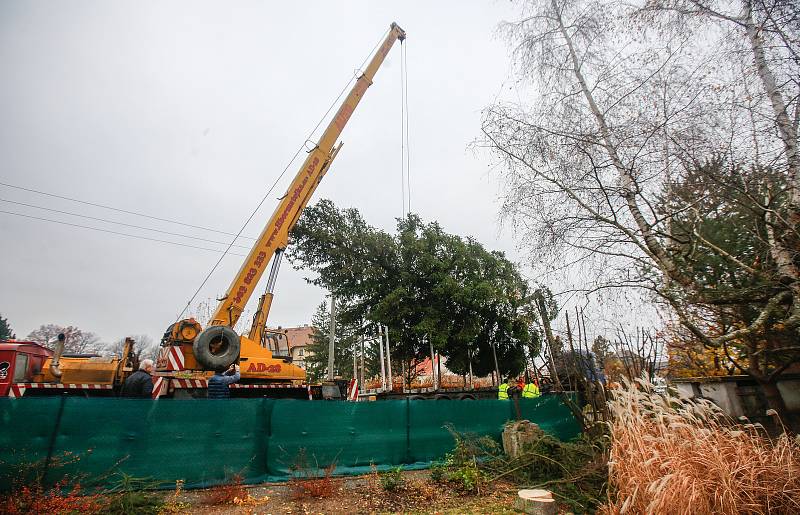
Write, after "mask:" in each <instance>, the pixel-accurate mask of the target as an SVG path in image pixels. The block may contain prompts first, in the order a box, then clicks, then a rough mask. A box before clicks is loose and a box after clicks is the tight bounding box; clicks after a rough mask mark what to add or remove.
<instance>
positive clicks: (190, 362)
mask: <svg viewBox="0 0 800 515" xmlns="http://www.w3.org/2000/svg"><path fill="white" fill-rule="evenodd" d="M405 37H406V34H405V31H403V29H401V28H400V27H399V26H398V25H397V24H396V23H392V24H391V26H390V28H389V33H388V35H387V36H386V38H385V39H384V40H383V42H382V43H381V44H380V46H379V47H378V48H377V51H376V52H375V55H373V57H372V59H371V60H370V61H369V64H368V65H367V67H366V69H365V70H364V71H363V73H362V74H361V75H360V76H359V77H358V78H357V80H356V82H355V84H354V85H353V88H352V89H351V90H350V92H349V94H348V95H347V97H346V98H345V100H344V102H343V103H342V105H341V106H340V107H339V109H338V111H337V112H336V115H335V116H334V117H333V119H332V120H331V121H330V123H329V124H328V126H327V127H326V129H325V132H323V134H322V136H321V137H320V139H319V142H318V143H317V144H316V145H315V147H314V148H313V149H311V151H310V152H309V153H308V156H307V157H306V159H305V161H304V162H303V165H302V166H301V167H300V170H299V171H298V172H297V175H296V176H295V177H294V180H293V181H292V183H291V185H290V186H289V189H288V190H287V191H286V194H285V195H284V196H283V197H281V200H280V203H279V204H278V206H277V208H276V209H275V212H274V213H273V214H272V217H271V218H270V219H269V222H268V223H267V224H266V226H265V227H264V229H263V230H262V231H261V235H260V236H259V237H258V239H257V240H256V242H255V244H254V245H253V248H252V249H251V250H250V253H249V254H248V255H247V257H246V258H245V260H244V263H242V266H241V268H240V269H239V272H238V273H237V274H236V276H235V277H234V279H233V282H231V285H230V286H229V287H228V290H227V292H226V294H225V295H224V296H223V297H222V298H221V299H219V305H218V306H217V309H216V312H215V313H214V315H213V317H212V320H211V322H210V323H209V324H208V326H207V327H206V328H205V329H204V328H203V327H202V326H201V325H200V324H199V323H198V322H197V321H196V320H195V319H194V318H187V319H183V320H179V321H176V322H175V323H173V324H171V325H170V326H169V327H168V328H167V331H166V333H165V334H164V337H163V338H162V340H161V349H160V351H159V355H158V360H157V362H156V370H157V377H156V378H155V385H154V388H153V396H154V397H156V398H157V397H159V396H164V397H200V396H202V397H205V395H206V392H205V390H206V386H207V383H206V379H207V378H208V377H209V376H210V375H211V374H212V373H213V372H214V371H216V370H220V369H225V368H227V367H229V366H230V365H231V364H233V363H238V364H239V365H240V368H241V375H242V379H241V381H240V382H239V383H238V384H234V385H231V394H232V396H240V397H241V396H244V397H248V396H254V397H263V396H269V397H300V398H309V399H311V398H314V397H320V396H321V394H322V385H308V384H305V381H306V374H305V370H303V369H302V368H300V367H298V366H296V365H294V364H292V362H291V357H290V352H289V345H288V341H287V338H286V335H285V333H284V332H281V331H275V330H270V329H268V328H267V325H266V324H267V319H268V317H269V311H270V307H271V305H272V299H273V292H274V287H275V280H276V279H277V275H278V269H279V268H280V264H281V258H282V256H283V252H284V251H285V250H286V246H287V245H288V242H289V241H288V240H289V232H290V231H291V230H292V227H294V225H295V223H297V220H298V219H299V218H300V214H301V213H302V212H303V209H304V208H305V207H306V205H307V204H308V201H309V199H310V198H311V195H312V194H313V193H314V190H316V188H317V185H318V184H319V182H320V181H321V180H322V178H323V177H324V176H325V174H326V173H327V171H328V169H329V168H330V165H331V163H332V162H333V160H334V158H335V157H336V155H337V154H338V153H339V150H340V149H341V148H342V143H341V142H339V143H338V144H337V139H338V138H339V136H340V135H341V133H342V131H343V130H344V128H345V126H346V125H347V122H348V121H349V120H350V117H351V116H352V114H353V112H354V111H355V109H356V107H357V106H358V104H359V102H360V101H361V98H362V97H363V96H364V93H365V92H366V91H367V88H369V86H370V85H372V80H373V78H374V77H375V73H376V72H377V71H378V68H380V66H381V64H383V61H384V60H385V58H386V55H387V54H388V53H389V51H390V50H391V48H392V46H393V45H394V43H395V41H401V42H402V41H403V40H405ZM270 263H271V268H270V273H269V276H268V279H267V284H266V291H265V293H264V294H263V295H262V296H261V297H260V299H259V303H258V308H257V310H256V313H255V315H254V316H253V322H252V325H251V328H250V331H249V332H248V334H247V335H241V336H240V335H239V334H237V333H236V331H234V329H233V327H234V325H235V324H236V322H237V321H238V320H239V317H240V316H241V314H242V311H244V308H245V305H246V304H247V302H248V300H249V299H250V297H251V296H252V294H253V290H254V289H255V287H256V286H257V284H258V282H259V280H260V279H261V276H262V275H263V273H264V271H265V270H266V268H267V265H268V264H270ZM132 344H133V342H132V341H131V342H130V345H132ZM0 345H2V347H0V352H2V353H3V354H7V355H8V359H7V360H5V359H4V360H2V361H5V362H6V363H8V364H9V365H8V367H7V368H6V370H5V372H6V373H5V377H3V378H0V395H4V394H5V395H9V396H15V397H19V396H21V395H22V394H24V393H25V392H26V391H27V392H32V391H36V392H39V393H43V394H54V393H62V392H65V391H67V392H70V393H80V394H83V395H97V394H99V393H101V392H102V393H105V394H106V395H109V394H112V395H113V392H115V391H116V390H118V389H119V386H120V385H121V383H122V382H123V381H124V379H125V377H127V374H128V373H129V372H130V370H131V368H130V366H129V364H128V365H127V366H126V363H127V362H128V355H129V354H130V348H129V347H127V346H126V349H128V351H127V354H126V355H125V356H123V357H121V358H97V357H74V358H63V359H62V361H61V366H62V367H63V369H64V373H63V374H62V375H60V376H59V375H54V374H52V373H48V371H49V370H50V368H51V367H50V364H51V363H52V362H53V360H54V359H55V360H56V365H59V362H58V357H56V356H55V355H54V353H53V352H52V351H50V350H48V349H46V348H44V347H42V346H39V345H37V344H35V343H32V342H24V343H23V342H8V343H5V342H3V343H0ZM57 353H58V351H56V354H57ZM22 354H24V355H25V356H26V357H25V358H24V359H25V360H26V361H25V362H26V363H36V364H38V365H36V367H34V368H31V366H28V365H27V364H26V365H25V366H24V367H23V366H22V365H21V364H19V365H16V367H14V368H15V370H16V372H15V371H14V370H9V369H11V368H12V366H13V365H12V363H15V364H17V363H21V362H20V361H17V360H18V359H19V360H23V358H22V357H17V356H18V355H19V356H21V355H22ZM27 356H30V361H27V360H28V359H29V358H28V357H27ZM104 360H106V361H108V362H107V363H106V362H105V361H104ZM40 362H41V363H40ZM23 368H24V369H25V371H24V372H22V370H23ZM42 370H44V372H42ZM98 370H99V371H98ZM81 371H82V372H81ZM9 372H10V373H9ZM0 376H3V371H2V370H0ZM69 378H72V379H71V380H74V382H71V383H66V381H67V380H68V379H69ZM3 379H5V381H3ZM4 392H7V393H4Z"/></svg>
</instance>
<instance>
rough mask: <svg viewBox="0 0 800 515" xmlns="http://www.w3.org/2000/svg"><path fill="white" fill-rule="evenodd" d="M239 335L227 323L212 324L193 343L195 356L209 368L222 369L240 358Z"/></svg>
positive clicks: (201, 363)
mask: <svg viewBox="0 0 800 515" xmlns="http://www.w3.org/2000/svg"><path fill="white" fill-rule="evenodd" d="M240 346H241V344H240V342H239V335H238V334H236V331H234V330H233V329H232V328H230V327H228V326H226V325H212V326H211V327H206V329H205V330H204V331H203V332H202V333H200V335H199V336H198V337H197V338H196V339H195V340H194V343H193V344H192V350H193V351H194V358H195V359H196V360H197V362H198V363H199V364H200V365H202V366H203V367H204V368H205V369H207V370H215V371H222V370H225V369H226V368H228V367H229V366H231V365H232V364H233V363H234V362H235V361H236V360H237V359H238V358H239V350H240Z"/></svg>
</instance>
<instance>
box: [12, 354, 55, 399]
mask: <svg viewBox="0 0 800 515" xmlns="http://www.w3.org/2000/svg"><path fill="white" fill-rule="evenodd" d="M52 356H53V351H51V350H50V349H48V348H46V347H43V346H41V345H39V344H38V343H35V342H26V341H17V340H0V397H6V396H8V391H9V389H10V388H11V385H12V384H14V383H32V382H35V381H37V380H38V381H41V378H42V370H43V369H44V364H45V361H48V360H49V359H50V358H51V357H52Z"/></svg>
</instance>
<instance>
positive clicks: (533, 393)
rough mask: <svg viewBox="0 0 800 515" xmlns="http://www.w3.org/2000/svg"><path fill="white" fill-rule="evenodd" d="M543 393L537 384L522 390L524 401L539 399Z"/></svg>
mask: <svg viewBox="0 0 800 515" xmlns="http://www.w3.org/2000/svg"><path fill="white" fill-rule="evenodd" d="M540 395H541V393H539V387H538V386H536V383H535V382H532V383H528V384H526V385H525V387H524V388H523V389H522V398H523V399H535V398H536V397H539V396H540Z"/></svg>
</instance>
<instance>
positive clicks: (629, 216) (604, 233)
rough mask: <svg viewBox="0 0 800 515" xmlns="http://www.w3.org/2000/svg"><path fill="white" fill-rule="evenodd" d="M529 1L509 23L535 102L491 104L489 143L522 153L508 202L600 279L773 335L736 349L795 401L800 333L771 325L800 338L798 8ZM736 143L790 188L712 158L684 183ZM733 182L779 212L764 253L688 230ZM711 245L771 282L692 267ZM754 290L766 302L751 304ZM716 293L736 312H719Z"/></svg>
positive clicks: (695, 328) (540, 246)
mask: <svg viewBox="0 0 800 515" xmlns="http://www.w3.org/2000/svg"><path fill="white" fill-rule="evenodd" d="M731 5H732V4H731ZM726 6H728V4H726ZM523 9H524V10H523V17H522V19H521V20H519V21H517V22H514V23H507V24H505V25H504V26H503V30H504V31H505V33H506V34H507V35H508V37H509V40H510V41H511V42H512V45H513V48H514V55H515V61H516V63H517V65H518V73H519V75H520V76H521V78H522V79H524V80H525V81H526V84H528V89H529V91H530V93H531V95H530V98H531V101H530V102H522V101H520V102H517V103H510V102H498V103H496V104H494V105H492V106H490V107H488V108H487V109H486V111H485V113H484V118H483V126H482V128H483V134H484V138H483V139H482V143H483V144H484V145H486V147H488V148H489V149H490V150H491V151H492V152H493V153H494V154H495V155H496V156H497V157H498V158H499V159H500V160H501V162H502V163H503V165H504V166H503V167H502V172H501V173H502V174H503V178H504V181H505V193H504V205H503V207H504V214H505V216H506V217H507V218H508V219H510V220H511V221H512V222H513V223H514V225H515V227H516V229H517V230H518V234H519V235H520V236H521V237H522V241H523V242H524V244H525V245H526V246H527V247H528V248H529V249H530V251H531V257H532V259H533V260H535V262H537V263H542V264H544V266H547V267H549V268H551V269H555V268H570V267H571V269H572V270H573V273H575V274H578V275H580V276H581V277H582V279H583V283H584V284H585V286H584V287H583V288H582V290H583V292H584V293H588V294H590V293H594V292H597V291H600V290H605V289H619V288H637V289H644V290H646V291H647V292H650V293H651V294H652V295H653V296H654V297H655V298H656V299H658V300H659V301H660V302H663V303H664V304H666V305H667V306H668V307H669V309H670V310H671V312H672V313H674V315H675V316H676V317H677V319H678V320H679V321H680V323H681V324H682V325H683V326H684V327H686V329H687V330H688V331H690V332H691V334H692V335H693V337H696V338H698V339H699V340H701V341H702V342H703V343H704V344H705V345H707V346H709V347H715V348H723V349H725V348H727V346H728V345H730V344H732V343H734V342H741V341H743V340H748V341H752V342H755V348H753V349H752V351H751V352H750V354H749V355H750V357H751V359H750V360H749V361H748V362H746V363H740V362H738V361H737V362H736V366H737V367H739V369H740V370H741V371H742V372H743V373H747V374H750V375H751V376H752V377H753V378H755V379H756V380H758V381H759V382H760V383H761V384H762V385H763V387H764V391H765V394H766V397H767V400H768V402H769V404H770V406H771V407H773V408H775V409H777V410H779V411H781V412H785V406H784V405H783V401H782V399H781V397H780V393H779V392H778V390H777V388H776V386H775V384H774V381H775V378H776V377H777V375H778V374H780V372H781V371H782V370H785V368H786V367H788V366H789V365H790V364H791V363H792V362H795V361H797V358H798V356H800V354H798V351H800V348H798V347H797V346H796V343H795V344H791V343H790V344H788V345H785V346H783V345H781V346H777V347H776V346H775V345H773V344H772V343H773V342H774V340H773V339H772V338H771V337H770V335H771V334H774V333H780V334H781V335H783V336H789V338H788V339H787V341H789V342H791V341H794V342H796V341H797V334H798V328H800V272H799V271H798V248H799V247H798V232H797V228H798V226H800V225H799V224H798V221H800V202H798V184H797V179H798V163H797V161H798V157H797V122H798V116H800V115H798V106H797V103H798V83H799V81H798V74H797V64H798V63H797V56H798V51H797V50H798V39H797V26H798V24H797V15H796V8H795V7H794V6H793V5H791V4H789V3H786V2H783V3H781V2H773V5H766V4H763V3H762V4H758V5H755V4H751V3H743V4H739V10H738V11H737V14H735V15H731V14H726V13H725V12H723V11H722V10H720V9H721V8H718V6H713V5H701V3H699V2H695V1H693V0H686V1H685V2H682V1H657V0H653V1H652V2H649V3H647V4H643V5H640V6H631V5H629V4H625V5H623V4H620V3H615V2H596V1H582V0H546V1H537V2H530V3H526V4H525V5H524V8H523ZM719 156H722V159H723V162H724V163H727V164H729V165H730V166H731V167H733V168H741V167H745V168H748V167H751V168H754V169H759V168H769V169H770V170H772V171H773V172H774V173H777V174H779V175H780V177H781V178H782V184H783V189H782V190H780V191H772V193H771V194H770V195H767V196H763V195H762V194H763V191H758V194H756V190H755V189H751V190H747V189H746V188H745V189H744V191H740V190H741V188H742V185H741V184H740V183H739V182H737V180H735V179H736V178H735V177H728V178H727V179H726V180H723V181H720V182H718V183H717V184H716V185H715V186H714V185H712V184H711V181H713V179H714V176H713V174H711V175H710V174H706V175H705V179H706V180H707V184H706V188H705V189H704V190H702V191H699V193H700V196H699V197H695V198H692V197H686V196H678V195H676V194H675V192H674V191H673V188H674V187H675V185H676V184H681V183H682V181H684V180H685V179H686V177H688V176H690V175H692V174H695V175H696V173H697V171H698V170H699V169H702V167H703V164H704V163H707V162H708V160H710V159H712V158H715V157H719ZM718 175H720V174H718ZM720 190H722V191H725V192H728V193H731V195H729V196H731V197H733V196H735V197H736V202H738V204H739V206H738V207H739V208H751V209H752V210H753V212H754V213H756V214H757V216H759V217H760V219H759V220H760V221H762V222H763V227H764V229H765V230H764V231H763V237H764V238H763V239H764V240H765V245H766V248H767V249H768V252H767V254H768V255H767V256H765V258H763V259H762V261H761V262H759V263H754V262H752V261H751V262H748V261H747V260H746V256H743V255H742V254H740V253H739V254H738V255H737V252H738V251H737V249H736V248H735V245H732V242H730V241H727V242H720V241H715V240H714V238H713V237H710V236H709V235H708V234H703V233H702V232H701V231H691V232H690V233H686V232H685V231H684V232H682V233H681V234H680V235H679V231H676V230H675V228H674V225H675V224H676V222H677V221H685V216H686V214H687V213H689V214H695V215H697V216H696V217H695V218H696V219H698V220H702V219H704V218H707V219H713V218H714V217H715V216H716V215H717V214H716V213H713V212H712V213H704V212H703V210H702V209H703V205H704V204H703V202H704V199H706V198H707V196H708V195H709V194H710V193H719V191H720ZM733 192H738V193H741V194H740V195H733ZM685 227H686V226H685V225H684V226H683V228H684V229H685ZM698 256H699V257H698ZM708 256H714V257H715V258H716V259H718V260H720V261H721V262H723V263H724V265H725V268H726V270H730V271H732V272H731V273H734V274H736V275H737V277H746V278H749V279H752V280H753V281H757V282H759V284H765V283H766V284H768V287H767V288H762V289H759V291H758V292H757V294H755V293H754V292H752V291H749V290H747V289H746V288H739V291H736V288H735V287H734V288H732V291H729V292H728V295H727V296H720V295H719V294H718V292H717V291H716V290H717V286H718V285H717V284H714V283H710V282H708V281H707V280H705V279H704V277H703V275H702V274H700V273H698V270H699V267H693V266H692V265H693V264H696V262H697V261H698V259H708ZM731 284H733V283H731ZM765 292H766V293H768V294H765ZM742 306H746V307H747V308H748V309H749V310H751V311H752V314H751V315H748V316H736V310H737V309H740V308H741V307H742ZM709 309H710V310H716V311H720V312H724V313H726V314H729V315H732V317H733V323H731V324H729V326H726V327H725V328H724V330H722V331H720V330H719V329H720V327H718V326H714V327H712V326H711V325H709V324H707V323H705V319H704V318H703V317H702V316H701V315H702V314H703V313H704V312H705V311H707V310H709ZM778 347H779V349H778Z"/></svg>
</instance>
